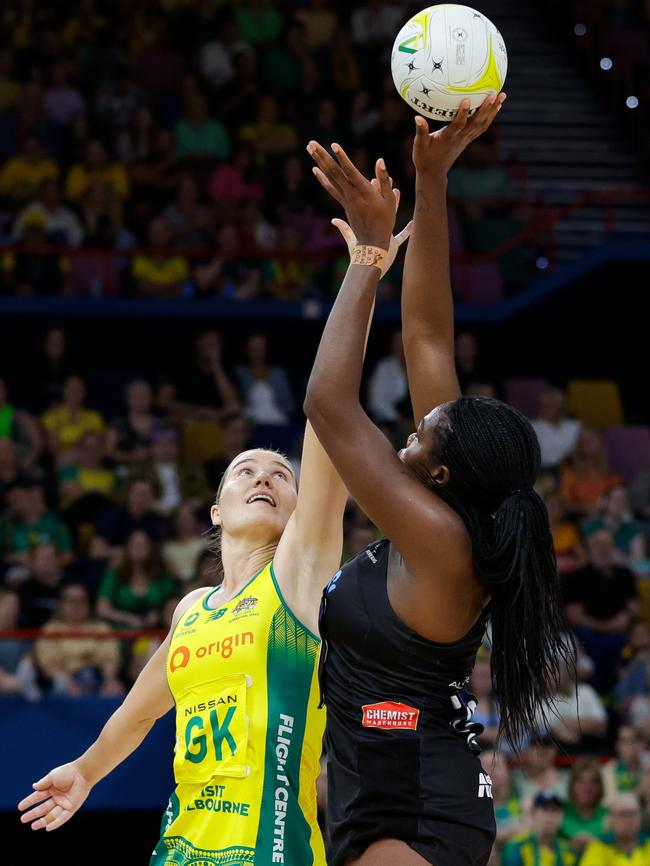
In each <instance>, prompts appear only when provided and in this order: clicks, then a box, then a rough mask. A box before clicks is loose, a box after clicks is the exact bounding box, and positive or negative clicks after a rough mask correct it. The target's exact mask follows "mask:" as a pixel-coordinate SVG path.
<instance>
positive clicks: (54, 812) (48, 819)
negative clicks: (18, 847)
mask: <svg viewBox="0 0 650 866" xmlns="http://www.w3.org/2000/svg"><path fill="white" fill-rule="evenodd" d="M62 812H63V809H62V808H61V807H60V806H54V807H53V808H52V809H51V810H50V811H49V812H48V813H47V815H44V816H43V817H42V818H39V820H38V821H34V823H33V824H32V830H43V829H45V830H49V828H50V827H51V826H52V824H53V823H54V822H55V821H56V819H57V818H60V817H61V814H62Z"/></svg>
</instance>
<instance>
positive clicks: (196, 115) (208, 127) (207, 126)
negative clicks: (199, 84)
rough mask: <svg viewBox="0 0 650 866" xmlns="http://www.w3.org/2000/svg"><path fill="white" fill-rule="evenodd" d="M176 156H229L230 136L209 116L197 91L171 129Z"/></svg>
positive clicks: (191, 96)
mask: <svg viewBox="0 0 650 866" xmlns="http://www.w3.org/2000/svg"><path fill="white" fill-rule="evenodd" d="M174 138H175V153H176V157H177V158H178V159H188V158H208V157H209V158H212V159H215V158H216V159H228V157H229V156H230V138H229V135H228V131H227V130H226V128H225V126H222V125H221V124H220V123H218V122H217V121H216V120H211V119H210V117H209V116H208V109H207V105H206V101H205V99H204V98H203V96H201V95H200V94H199V93H195V94H192V95H190V96H189V97H188V98H187V100H186V105H185V114H184V116H183V118H182V119H181V120H179V121H178V123H177V124H176V128H175V130H174Z"/></svg>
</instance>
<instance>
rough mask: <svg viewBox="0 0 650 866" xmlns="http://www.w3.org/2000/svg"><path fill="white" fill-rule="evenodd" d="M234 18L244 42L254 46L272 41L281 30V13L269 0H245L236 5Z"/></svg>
mask: <svg viewBox="0 0 650 866" xmlns="http://www.w3.org/2000/svg"><path fill="white" fill-rule="evenodd" d="M235 20H236V22H237V28H238V30H239V34H240V36H241V38H242V39H243V40H244V42H249V43H251V44H252V45H255V46H257V45H266V44H267V43H269V42H274V41H275V39H277V37H278V36H279V35H280V32H281V30H282V15H281V14H280V12H278V10H277V9H275V8H274V6H273V4H272V2H271V0H245V2H243V3H242V4H241V5H239V6H238V7H237V11H236V13H235Z"/></svg>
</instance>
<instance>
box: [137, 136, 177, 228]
mask: <svg viewBox="0 0 650 866" xmlns="http://www.w3.org/2000/svg"><path fill="white" fill-rule="evenodd" d="M178 171H179V169H178V160H177V159H176V154H175V152H174V137H173V135H172V133H171V131H170V130H168V129H159V130H157V131H156V134H155V136H154V140H153V154H152V156H151V157H150V159H148V160H144V159H139V160H136V162H134V163H132V164H131V166H130V171H129V174H130V179H131V186H132V191H133V198H134V213H135V214H136V215H139V219H140V221H141V222H142V223H143V224H145V223H146V218H149V219H150V218H151V217H152V216H153V213H154V212H156V211H160V209H162V207H163V206H164V205H166V204H167V203H168V201H169V199H170V198H171V196H172V194H173V190H174V189H175V188H176V184H177V183H178Z"/></svg>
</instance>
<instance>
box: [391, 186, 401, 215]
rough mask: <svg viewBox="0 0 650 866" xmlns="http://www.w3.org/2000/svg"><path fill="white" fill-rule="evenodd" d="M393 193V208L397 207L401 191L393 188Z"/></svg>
mask: <svg viewBox="0 0 650 866" xmlns="http://www.w3.org/2000/svg"><path fill="white" fill-rule="evenodd" d="M393 193H394V195H395V210H397V209H398V208H399V201H400V199H401V197H402V193H401V192H400V191H399V190H398V189H393Z"/></svg>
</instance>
